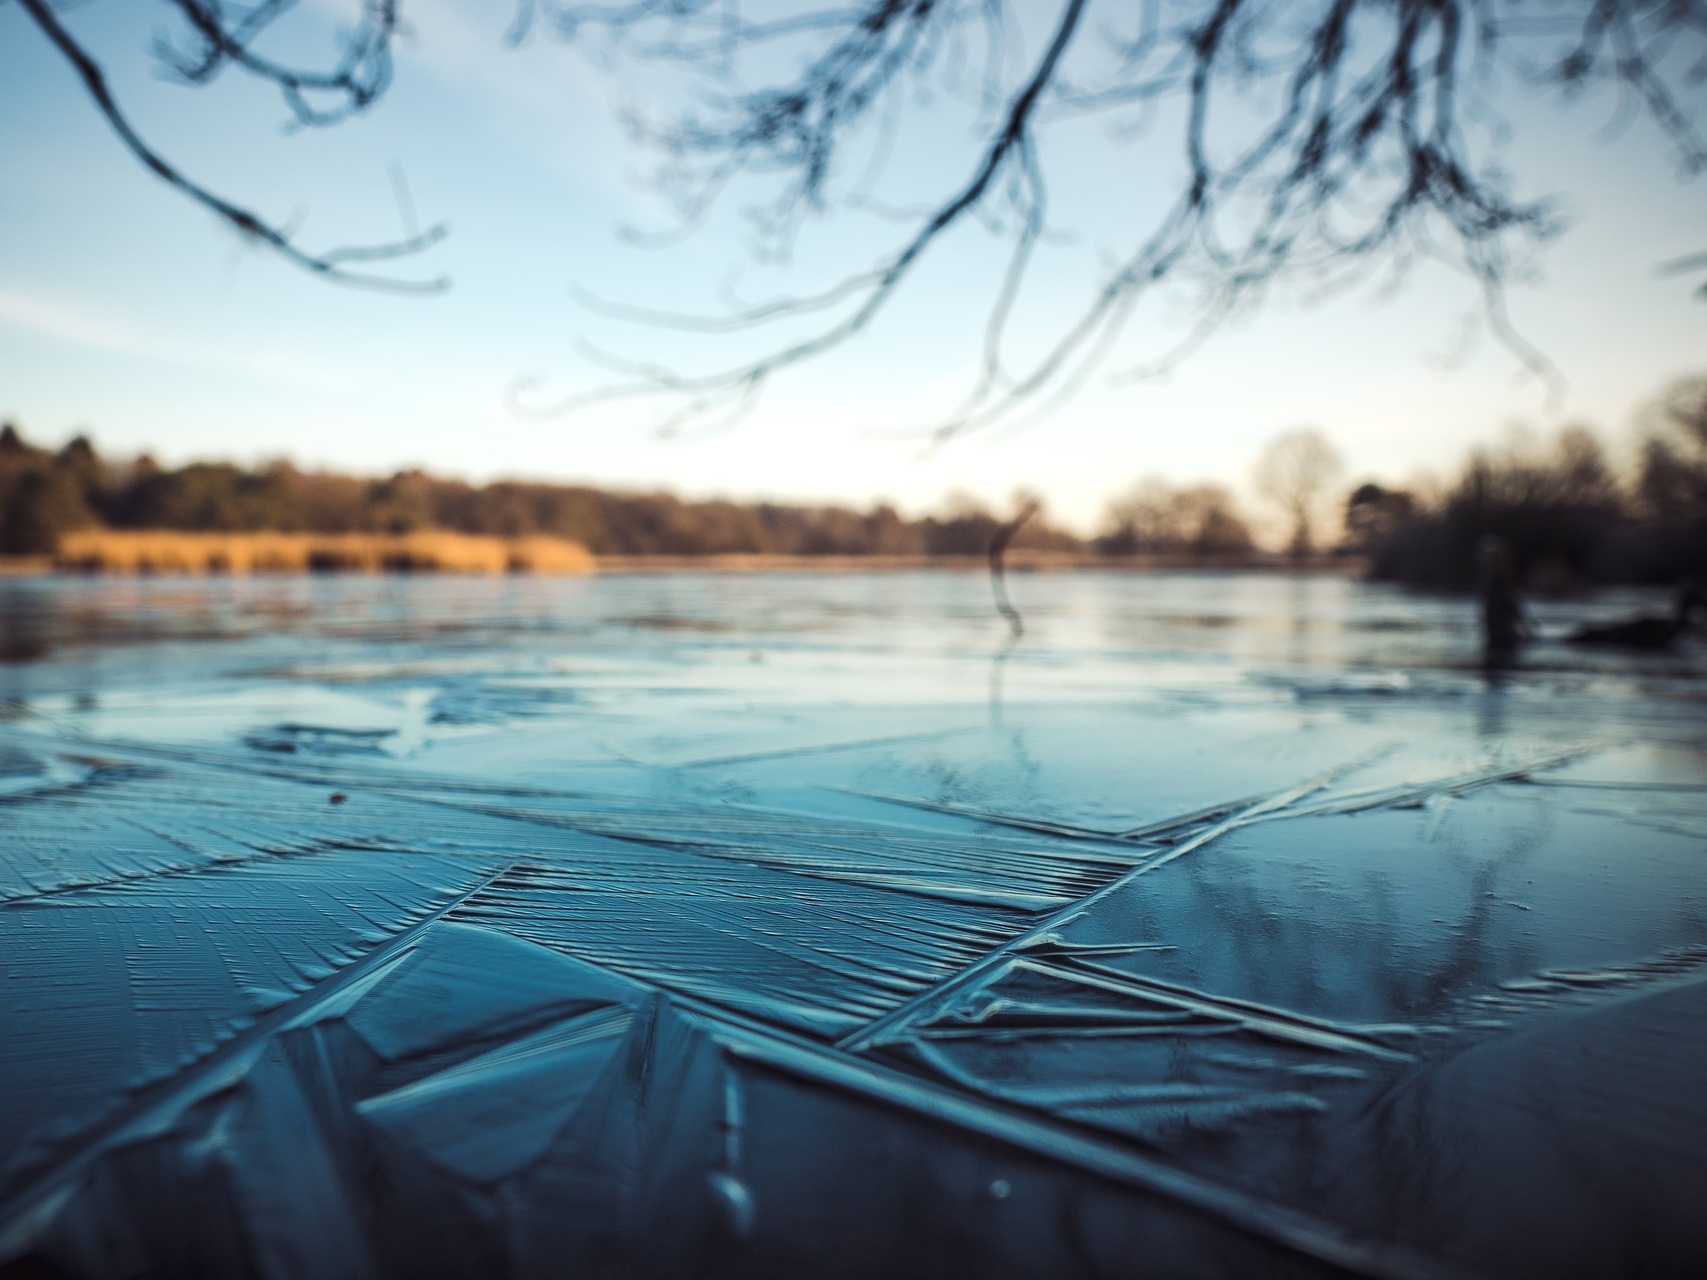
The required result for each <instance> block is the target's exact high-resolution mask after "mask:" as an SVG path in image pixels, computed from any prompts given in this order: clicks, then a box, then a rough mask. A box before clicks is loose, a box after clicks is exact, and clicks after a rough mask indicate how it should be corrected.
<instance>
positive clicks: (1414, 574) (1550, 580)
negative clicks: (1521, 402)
mask: <svg viewBox="0 0 1707 1280" xmlns="http://www.w3.org/2000/svg"><path fill="white" fill-rule="evenodd" d="M1639 426H1640V438H1639V449H1638V455H1637V458H1636V461H1635V465H1634V466H1633V467H1631V468H1628V469H1625V470H1623V471H1622V472H1621V471H1620V470H1619V469H1617V468H1615V467H1614V466H1613V465H1612V464H1611V463H1610V462H1609V461H1608V459H1607V456H1606V451H1605V449H1604V448H1603V447H1602V445H1601V443H1600V441H1599V440H1597V439H1596V438H1595V436H1594V435H1593V434H1592V433H1591V432H1589V431H1588V430H1586V429H1584V428H1581V427H1573V428H1567V429H1566V430H1564V431H1562V432H1560V433H1559V434H1558V435H1557V436H1556V437H1554V438H1553V439H1552V440H1551V441H1549V442H1544V443H1539V444H1523V443H1517V444H1513V445H1509V446H1507V447H1504V448H1483V449H1476V450H1474V451H1472V452H1471V454H1470V456H1469V458H1468V459H1467V460H1466V461H1465V463H1464V465H1463V467H1462V468H1461V469H1460V471H1459V472H1458V474H1457V475H1456V476H1455V477H1454V478H1453V479H1452V480H1451V481H1450V482H1449V483H1448V484H1446V485H1445V486H1443V487H1442V488H1441V489H1440V490H1439V491H1438V492H1436V493H1433V494H1430V493H1426V492H1423V493H1419V492H1414V491H1407V490H1402V489H1390V488H1385V487H1383V486H1381V485H1379V484H1375V483H1368V484H1363V485H1360V486H1359V487H1357V488H1356V489H1354V490H1353V491H1352V493H1351V494H1350V497H1349V498H1348V500H1347V504H1346V515H1345V525H1346V542H1347V545H1348V546H1350V547H1351V548H1353V549H1355V550H1358V551H1361V552H1363V553H1365V554H1367V555H1368V556H1369V557H1370V570H1371V573H1372V574H1373V576H1375V577H1377V578H1381V579H1386V580H1389V581H1394V582H1403V583H1409V584H1412V585H1416V586H1425V587H1433V588H1441V589H1448V590H1464V589H1468V588H1469V587H1470V586H1471V583H1472V579H1473V576H1474V557H1475V548H1476V546H1477V544H1478V543H1479V542H1480V541H1481V539H1482V538H1484V537H1487V536H1495V537H1499V538H1501V539H1503V540H1504V542H1505V544H1506V545H1507V546H1508V547H1509V548H1510V552H1511V555H1512V558H1513V567H1514V569H1515V571H1516V573H1517V576H1518V580H1519V581H1520V582H1522V583H1524V584H1525V585H1526V586H1528V587H1529V588H1530V589H1532V590H1542V591H1546V590H1566V589H1570V588H1573V587H1577V586H1583V585H1590V584H1594V583H1610V582H1646V583H1672V582H1678V581H1681V580H1683V579H1688V578H1702V577H1707V377H1694V378H1685V379H1681V380H1679V381H1677V382H1675V383H1673V384H1672V385H1671V386H1670V387H1668V388H1667V389H1666V390H1665V391H1664V392H1663V393H1662V394H1661V395H1660V396H1659V397H1658V398H1657V399H1656V400H1655V401H1654V402H1653V403H1651V404H1650V405H1649V406H1648V407H1647V408H1646V409H1645V410H1644V412H1643V413H1642V415H1641V418H1640V422H1639Z"/></svg>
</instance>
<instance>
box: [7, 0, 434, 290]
mask: <svg viewBox="0 0 1707 1280" xmlns="http://www.w3.org/2000/svg"><path fill="white" fill-rule="evenodd" d="M18 3H19V4H20V5H21V6H22V7H23V9H24V12H25V13H27V14H29V16H30V18H31V20H32V21H33V22H34V23H35V24H36V26H37V27H39V28H40V29H41V31H42V34H43V35H45V36H46V37H47V38H48V40H49V41H51V42H52V44H53V45H54V47H55V48H56V49H58V50H59V52H60V53H61V54H62V55H63V56H64V57H65V59H66V61H68V62H69V63H70V64H71V65H72V67H73V69H75V70H76V72H77V74H78V76H79V78H81V80H82V81H83V87H84V89H85V90H86V91H87V92H88V94H89V97H90V98H91V99H93V101H94V103H95V106H96V107H97V108H98V109H99V110H100V112H101V114H102V115H103V116H105V117H106V120H107V123H108V124H109V125H110V126H111V127H112V130H113V132H114V133H116V134H117V135H118V137H119V140H120V141H121V142H123V143H124V145H125V146H126V148H128V149H129V151H130V152H131V154H132V155H134V156H135V157H136V158H137V159H138V160H140V161H141V162H142V164H143V165H144V167H146V168H147V169H148V170H149V171H150V172H152V173H153V174H154V175H155V176H156V177H158V178H160V179H161V180H162V181H164V182H166V183H167V184H169V185H170V186H172V187H174V188H176V189H177V190H178V191H180V192H182V193H183V194H184V195H186V196H188V197H189V198H190V199H191V200H194V201H195V202H196V203H197V204H199V205H201V206H202V207H203V208H205V209H207V210H209V211H210V212H212V213H213V214H214V216H216V217H217V218H219V219H220V221H222V222H224V223H225V224H226V225H227V226H229V227H231V228H232V229H233V230H235V231H237V232H238V233H239V234H240V235H242V236H243V237H244V238H245V239H247V240H250V241H252V242H255V243H258V244H261V245H264V246H265V247H266V248H268V249H270V250H271V251H273V252H274V253H276V254H278V255H279V256H280V257H282V258H284V259H285V260H286V261H288V262H291V263H293V264H294V265H296V266H298V267H301V268H302V269H303V270H305V271H310V272H313V273H314V274H316V275H319V276H322V277H324V278H325V279H328V280H334V281H337V282H338V283H340V284H349V285H358V286H361V287H364V288H370V289H385V290H391V291H395V292H402V293H436V292H439V291H441V290H443V289H444V288H445V287H446V286H447V285H448V283H449V281H448V280H446V279H445V278H444V277H439V278H437V279H433V280H396V279H392V278H389V277H386V276H377V275H369V274H365V273H362V272H353V271H347V270H345V269H344V265H343V264H345V263H350V262H388V261H392V260H395V259H398V258H404V257H409V256H411V255H413V254H417V253H420V252H422V251H424V250H426V249H428V248H431V247H432V246H433V245H435V244H437V243H438V242H439V241H440V240H442V239H444V237H445V235H446V234H447V231H448V228H446V227H445V226H443V225H439V226H434V227H429V228H428V229H427V230H426V231H424V232H416V233H412V234H410V235H408V236H406V237H405V238H404V239H402V240H396V241H392V242H389V243H385V244H374V245H360V246H349V247H344V248H338V249H333V250H330V251H327V252H324V253H319V254H315V253H310V252H308V251H306V250H304V249H302V248H300V247H299V246H298V245H297V244H296V243H295V241H294V239H293V238H292V236H291V234H290V233H289V232H288V231H287V230H285V229H284V228H282V227H280V226H278V225H276V224H274V223H271V222H268V221H266V220H265V219H263V218H262V217H261V216H260V215H259V214H257V213H255V212H253V211H252V210H249V209H246V208H243V207H242V206H241V205H237V204H234V203H232V202H231V201H229V200H227V199H225V198H224V197H223V196H220V195H216V194H215V193H214V192H212V191H210V190H208V189H207V188H206V187H204V186H202V185H201V184H200V183H198V182H195V181H194V180H192V179H191V178H189V177H187V176H186V175H185V174H184V173H183V172H182V171H181V170H180V169H178V167H177V166H176V165H174V164H172V163H171V162H170V161H169V160H167V159H166V158H165V157H164V156H163V155H161V154H160V153H159V152H158V151H156V150H155V149H154V148H153V147H151V146H149V144H148V143H147V142H146V141H144V140H143V138H142V136H141V135H140V134H139V133H138V132H137V131H136V129H135V127H134V126H133V125H132V124H131V122H130V120H129V118H128V117H127V116H126V115H125V114H124V112H123V111H122V110H121V109H120V108H119V105H118V103H117V101H116V100H115V99H114V97H113V93H112V90H111V88H110V87H109V85H108V83H107V78H106V74H105V72H103V71H102V69H101V67H100V65H99V64H97V63H96V62H95V60H94V59H93V58H92V57H91V56H90V55H89V53H88V51H87V50H86V49H84V48H83V46H82V45H80V44H79V43H78V42H77V41H76V40H75V39H74V38H73V37H72V36H71V34H70V33H69V32H68V31H67V30H66V29H65V27H64V25H63V24H61V23H60V21H59V18H58V16H57V15H56V14H55V13H54V11H53V9H52V7H51V6H50V5H49V4H48V3H47V0H18ZM173 3H174V7H175V8H177V9H178V10H179V12H181V13H183V14H184V16H185V17H186V18H187V19H188V20H189V21H190V23H191V25H192V28H193V29H194V30H195V31H196V32H197V33H198V35H199V36H200V38H201V39H202V41H203V47H202V48H201V49H200V50H199V51H198V52H197V55H196V56H195V57H194V58H193V59H192V58H189V57H187V56H186V57H184V58H182V59H179V60H175V61H174V62H173V63H172V65H173V67H174V69H175V70H176V71H177V72H178V74H180V75H181V76H183V77H184V78H185V79H186V80H189V81H191V82H196V83H199V82H204V81H206V80H207V79H209V78H211V77H212V76H213V75H215V74H216V73H217V72H218V70H219V68H220V67H221V66H223V65H224V64H226V63H228V62H232V63H237V64H238V65H241V66H243V67H244V68H245V69H247V70H250V71H253V72H254V73H255V74H257V75H260V76H262V77H263V78H265V79H268V80H272V81H273V82H274V83H276V84H278V85H279V86H280V88H281V89H282V90H283V92H284V95H285V99H286V101H287V102H288V103H290V105H291V108H292V110H293V112H295V114H296V117H297V119H298V120H299V121H301V122H302V123H307V124H329V123H333V122H335V121H336V120H338V119H342V118H344V117H345V116H348V115H349V114H351V113H353V112H355V111H359V110H361V109H362V108H363V107H365V106H367V105H368V104H369V103H370V102H372V101H373V99H374V97H376V96H377V95H378V94H379V93H381V92H383V91H384V88H385V85H386V84H387V83H388V82H389V78H390V60H389V53H387V52H385V50H386V49H387V48H388V42H389V39H390V36H391V34H392V32H393V31H394V30H395V26H396V13H395V4H394V3H391V2H390V0H386V2H385V3H370V4H369V5H368V6H367V7H366V9H365V11H364V21H363V24H362V26H361V27H360V28H358V30H357V32H356V34H355V35H353V36H352V37H351V38H350V40H349V42H348V43H347V45H346V52H345V55H344V58H343V60H342V62H341V63H340V67H339V69H338V70H336V71H334V72H330V73H325V74H321V75H315V74H311V73H306V72H293V71H290V70H289V69H288V68H285V67H283V66H281V65H280V64H277V63H274V62H271V61H269V60H267V59H263V58H259V57H256V56H255V55H254V54H253V53H251V52H250V51H249V48H248V46H249V43H250V42H251V41H252V40H253V39H254V38H255V36H256V35H257V34H258V33H259V31H260V30H261V29H263V28H264V27H265V25H266V24H267V23H269V22H271V21H272V20H273V19H274V18H275V17H277V16H278V15H279V14H280V13H282V12H283V11H284V10H285V9H287V8H289V3H288V0H264V2H263V3H262V4H260V5H258V6H256V7H255V8H253V9H250V10H248V11H246V12H244V13H243V15H242V16H241V17H238V18H236V19H235V20H229V19H227V18H226V17H225V15H224V12H223V9H222V6H221V5H220V4H219V3H218V2H217V0H173ZM228 23H229V25H228ZM310 90H326V91H330V92H336V93H340V94H342V95H344V97H345V105H344V106H343V107H342V108H341V109H339V110H338V111H336V112H331V113H328V112H319V111H315V110H313V109H312V108H311V107H310V106H309V105H308V103H307V101H306V99H305V98H304V97H303V94H304V93H305V92H306V91H310Z"/></svg>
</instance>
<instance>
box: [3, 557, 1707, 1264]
mask: <svg viewBox="0 0 1707 1280" xmlns="http://www.w3.org/2000/svg"><path fill="white" fill-rule="evenodd" d="M1009 586H1010V592H1011V595H1012V597H1013V600H1014V603H1015V605H1016V606H1017V607H1018V609H1019V610H1020V612H1021V613H1022V614H1023V616H1024V619H1025V631H1024V634H1023V635H1022V636H1020V637H1019V638H1017V639H1014V638H1012V637H1011V636H1010V634H1009V630H1008V626H1007V624H1006V623H1005V622H1004V621H1003V620H1002V619H1001V618H1000V617H999V616H998V615H997V614H996V612H995V610H994V609H993V607H992V603H991V596H990V589H989V583H988V580H987V579H986V578H985V577H983V576H982V575H977V574H957V573H946V572H945V573H894V574H827V575H815V576H814V575H799V574H781V573H778V574H753V575H740V574H703V575H683V574H658V575H642V574H635V575H610V576H603V577H598V578H589V579H572V580H564V579H533V578H513V579H504V580H491V579H453V578H430V577H422V578H405V577H393V578H383V579H367V578H338V577H328V578H277V579H267V578H255V579H226V580H218V579H213V580H192V579H166V578H157V579H92V578H75V579H61V578H15V579H0V659H3V661H0V954H4V956H5V958H6V963H5V967H4V984H3V985H0V1277H6V1276H10V1275H12V1274H14V1272H10V1271H8V1270H7V1269H6V1266H5V1265H4V1264H6V1263H7V1262H8V1260H11V1261H12V1262H13V1263H14V1265H15V1266H16V1267H17V1268H20V1269H19V1270H17V1271H16V1272H15V1274H17V1275H24V1274H47V1275H58V1274H63V1275H70V1276H79V1277H81V1276H87V1277H97V1276H100V1277H105V1276H115V1277H117V1276H125V1277H129V1276H144V1275H181V1274H219V1275H226V1274H256V1275H266V1276H342V1275H348V1276H377V1275H407V1276H428V1275H482V1276H498V1275H515V1276H533V1275H560V1274H566V1273H568V1272H570V1271H576V1272H579V1271H590V1272H591V1273H593V1274H612V1275H680V1274H717V1275H722V1274H729V1275H743V1276H751V1275H776V1276H796V1275H803V1274H817V1275H876V1274H884V1275H920V1276H943V1275H957V1274H964V1275H1050V1276H1068V1275H1086V1276H1093V1275H1095V1276H1101V1275H1139V1274H1143V1275H1155V1274H1177V1275H1221V1274H1227V1275H1252V1274H1264V1275H1266V1274H1276V1275H1291V1274H1300V1275H1315V1274H1353V1275H1373V1276H1389V1275H1392V1276H1399V1275H1403V1276H1411V1275H1419V1276H1426V1275H1455V1274H1466V1273H1467V1274H1488V1275H1514V1276H1530V1275H1533V1276H1554V1275H1581V1276H1607V1275H1659V1274H1680V1273H1689V1272H1695V1271H1701V1270H1707V1225H1704V1224H1703V1215H1702V1214H1701V1213H1700V1205H1701V1204H1702V1203H1707V1156H1704V1155H1703V1151H1704V1150H1707V1066H1704V1065H1703V1064H1704V1063H1707V1057H1704V1053H1707V714H1704V713H1707V643H1704V642H1703V641H1702V640H1700V639H1687V640H1685V641H1684V642H1683V643H1682V644H1680V645H1679V647H1678V648H1677V649H1676V650H1675V651H1673V652H1672V653H1670V654H1666V655H1646V654H1640V655H1629V654H1620V653H1608V652H1600V653H1585V652H1583V651H1580V650H1577V649H1574V648H1572V647H1570V646H1567V645H1565V644H1563V643H1560V642H1559V641H1558V640H1557V639H1556V638H1550V637H1558V636H1562V635H1563V634H1564V633H1565V632H1566V631H1567V630H1568V629H1569V627H1570V626H1571V625H1572V624H1574V623H1576V622H1578V621H1582V620H1584V619H1588V618H1600V617H1614V616H1619V615H1621V614H1624V613H1628V612H1630V611H1632V610H1636V609H1640V608H1647V609H1649V610H1652V611H1663V610H1664V609H1665V608H1666V606H1667V602H1666V601H1665V600H1664V599H1662V598H1661V597H1660V596H1658V595H1654V594H1643V593H1627V594H1622V595H1615V594H1609V595H1606V596H1602V597H1597V598H1595V599H1594V600H1592V601H1588V602H1583V601H1575V602H1560V603H1550V604H1541V605H1537V606H1535V607H1534V609H1533V614H1534V617H1535V620H1536V622H1537V624H1538V626H1539V629H1540V631H1541V633H1542V636H1543V639H1542V640H1541V642H1539V643H1537V644H1536V645H1534V646H1533V647H1532V648H1531V649H1530V650H1529V651H1527V653H1526V654H1525V655H1524V659H1523V661H1522V663H1521V664H1520V665H1519V667H1518V668H1517V669H1515V670H1513V671H1510V672H1507V673H1503V674H1502V675H1500V676H1498V677H1495V678H1490V677H1488V676H1487V675H1485V674H1484V673H1483V672H1482V671H1481V669H1480V668H1479V666H1478V663H1477V651H1476V635H1475V629H1474V616H1473V612H1472V606H1471V605H1470V604H1468V603H1467V602H1465V601H1462V600H1451V599H1439V598H1428V597H1416V596H1410V595H1406V594H1404V593H1402V592H1399V591H1397V590H1393V589H1388V588H1381V587H1374V586H1369V585H1365V584H1360V583H1357V582H1353V581H1350V580H1347V579H1344V578H1338V577H1326V576H1322V577H1297V578H1288V577H1283V576H1276V575H1255V574H1189V573H1179V574H1151V575H1123V574H1114V573H1075V574H1066V573H1062V574H1016V575H1013V576H1012V577H1011V578H1010V583H1009ZM24 1267H35V1268H36V1270H35V1271H25V1270H22V1269H21V1268H24ZM43 1267H48V1268H57V1269H58V1270H51V1269H50V1270H47V1271H43V1270H41V1268H43Z"/></svg>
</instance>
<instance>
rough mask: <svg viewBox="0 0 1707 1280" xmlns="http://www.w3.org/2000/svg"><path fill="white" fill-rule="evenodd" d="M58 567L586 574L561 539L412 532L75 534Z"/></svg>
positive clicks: (581, 555)
mask: <svg viewBox="0 0 1707 1280" xmlns="http://www.w3.org/2000/svg"><path fill="white" fill-rule="evenodd" d="M54 564H55V566H56V567H57V568H60V569H71V570H82V571H85V572H107V573H305V572H315V571H328V572H348V573H383V572H409V571H415V572H428V573H432V572H436V573H517V572H530V573H591V572H593V571H594V568H595V565H594V561H593V557H592V556H591V555H589V554H588V552H587V549H586V548H585V547H583V546H580V545H579V544H578V543H574V542H565V541H564V540H563V539H561V538H548V537H524V538H488V537H479V536H475V535H471V534H465V533H451V532H448V531H446V530H439V529H433V530H427V531H423V532H419V533H398V534H380V533H180V532H178V531H176V530H171V529H82V530H78V531H77V532H74V533H67V534H64V535H63V536H62V537H61V538H60V542H59V552H58V554H57V555H56V556H55V557H54Z"/></svg>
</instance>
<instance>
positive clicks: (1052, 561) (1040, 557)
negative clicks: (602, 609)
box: [0, 548, 1369, 578]
mask: <svg viewBox="0 0 1707 1280" xmlns="http://www.w3.org/2000/svg"><path fill="white" fill-rule="evenodd" d="M351 559H352V560H353V559H355V558H354V557H351ZM1003 568H1004V569H1005V570H1006V571H1007V572H1009V573H1095V572H1112V573H1272V574H1278V575H1282V576H1294V575H1305V574H1309V575H1321V574H1331V575H1334V576H1336V577H1364V576H1366V575H1367V572H1368V568H1369V563H1368V560H1367V559H1366V558H1365V557H1363V556H1356V555H1341V556H1312V557H1310V558H1309V559H1306V560H1293V559H1290V558H1288V557H1285V556H1280V555H1273V556H1261V555H1256V556H1232V557H1229V556H1213V557H1193V556H1165V555H1155V556H1095V555H1072V554H1063V553H1061V552H1050V551H1027V550H1025V549H1024V548H1021V549H1018V550H1011V551H1009V552H1008V554H1007V555H1006V557H1004V560H1003ZM989 570H990V562H989V559H988V557H986V556H981V555H975V556H967V555H955V556H924V555H909V556H894V555H870V556H844V555H835V556H810V555H773V554H767V553H752V552H734V553H726V554H713V555H650V554H642V555H605V556H600V555H588V556H587V558H586V560H585V561H578V562H577V563H575V564H574V567H572V568H570V567H564V568H559V567H556V566H551V567H545V566H541V567H534V566H532V565H523V564H515V563H508V564H505V563H500V562H494V561H488V562H487V563H482V564H462V565H457V564H451V565H444V564H439V565H434V564H423V563H419V562H415V563H409V562H403V563H396V562H394V563H390V564H386V563H374V562H371V561H370V562H369V563H365V564H364V563H351V562H348V561H346V562H344V563H318V564H315V563H303V562H298V563H271V564H245V565H242V567H237V566H232V565H229V564H228V565H220V564H217V563H215V564H209V563H207V562H205V561H204V562H203V563H201V564H199V565H192V564H188V563H185V562H184V561H183V560H181V559H177V560H176V562H170V563H164V564H151V563H148V562H146V561H139V560H131V561H129V562H125V563H106V564H98V563H90V562H89V561H88V560H86V559H85V560H78V559H74V558H69V557H63V556H62V557H57V558H56V557H54V556H45V555H37V556H0V578H23V577H43V576H48V575H53V574H59V575H63V576H66V577H127V578H134V577H174V578H209V577H234V576H235V577H255V576H281V575H283V576H293V577H298V576H300V577H307V576H321V575H338V576H351V575H361V576H378V575H393V574H397V575H407V574H416V575H420V574H427V575H438V574H444V575H449V576H458V577H467V576H483V577H498V576H505V575H515V576H529V577H580V576H585V575H587V574H590V573H592V574H610V575H618V576H622V575H640V574H666V573H709V574H763V573H833V574H842V573H988V572H989Z"/></svg>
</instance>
